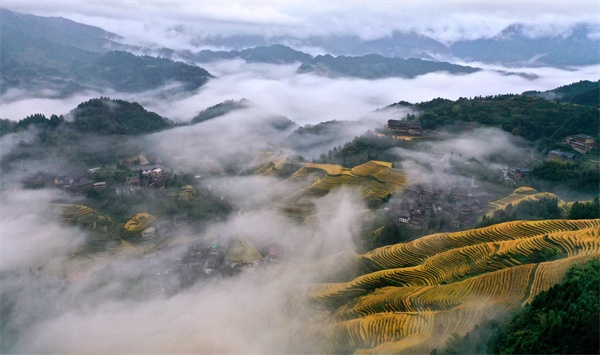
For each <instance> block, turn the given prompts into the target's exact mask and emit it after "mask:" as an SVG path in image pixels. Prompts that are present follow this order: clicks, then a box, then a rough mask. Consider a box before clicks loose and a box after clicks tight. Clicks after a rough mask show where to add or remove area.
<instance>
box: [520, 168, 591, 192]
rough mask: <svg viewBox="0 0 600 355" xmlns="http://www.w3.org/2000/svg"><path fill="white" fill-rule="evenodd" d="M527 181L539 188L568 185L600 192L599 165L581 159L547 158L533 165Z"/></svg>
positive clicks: (573, 187) (572, 187) (577, 189)
mask: <svg viewBox="0 0 600 355" xmlns="http://www.w3.org/2000/svg"><path fill="white" fill-rule="evenodd" d="M524 181H525V183H529V184H531V185H532V186H533V187H535V188H536V189H538V190H542V191H543V190H549V189H550V188H555V189H556V188H558V187H566V188H569V189H572V190H575V191H581V192H586V193H591V194H594V195H598V194H599V193H600V174H599V173H598V167H597V166H590V165H588V164H585V163H584V162H581V161H577V160H576V161H561V160H555V159H551V160H546V161H544V162H542V163H540V164H538V165H535V166H534V167H533V171H532V172H531V174H529V176H527V178H525V180H524Z"/></svg>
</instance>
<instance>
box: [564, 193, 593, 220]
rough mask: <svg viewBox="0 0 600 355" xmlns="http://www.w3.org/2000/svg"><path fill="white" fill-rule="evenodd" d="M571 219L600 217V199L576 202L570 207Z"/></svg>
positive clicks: (569, 216)
mask: <svg viewBox="0 0 600 355" xmlns="http://www.w3.org/2000/svg"><path fill="white" fill-rule="evenodd" d="M567 218H569V219H590V218H600V199H598V197H596V198H594V199H593V200H592V201H590V202H575V203H573V205H572V206H571V208H570V209H569V215H568V217H567Z"/></svg>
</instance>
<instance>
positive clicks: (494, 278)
mask: <svg viewBox="0 0 600 355" xmlns="http://www.w3.org/2000/svg"><path fill="white" fill-rule="evenodd" d="M598 257H600V219H592V220H547V221H516V222H507V223H502V224H498V225H493V226H490V227H486V228H481V229H473V230H468V231H463V232H456V233H450V234H444V233H442V234H433V235H429V236H425V237H422V238H420V239H417V240H415V241H412V242H409V243H404V244H397V245H392V246H387V247H383V248H379V249H375V250H373V251H372V252H369V253H367V254H364V255H356V254H354V255H349V254H348V253H345V254H340V255H339V256H337V257H334V259H330V260H328V261H327V264H331V265H336V267H337V268H340V267H343V266H344V265H345V267H347V268H349V269H350V268H354V270H362V271H361V275H360V276H358V277H355V278H354V279H352V280H349V281H346V282H338V283H323V284H316V285H313V286H312V287H311V288H310V291H309V293H308V297H307V299H308V302H309V304H311V305H313V307H305V306H299V309H298V311H299V312H304V313H305V315H306V317H307V319H310V321H309V325H308V326H306V327H305V328H304V329H303V330H304V331H305V332H306V333H307V336H309V337H311V338H313V339H316V340H317V343H318V344H319V345H320V346H321V348H322V349H321V350H322V351H324V352H356V353H378V354H379V353H411V352H416V353H423V352H425V353H428V352H429V351H430V349H431V348H432V347H440V346H443V344H444V342H445V341H446V339H447V338H448V337H449V336H450V335H451V334H458V335H459V336H464V335H465V334H466V333H467V332H469V331H470V330H471V329H472V328H473V327H474V326H475V325H476V324H477V323H479V322H481V321H482V320H483V319H484V318H487V319H490V318H493V317H495V316H496V315H498V314H500V313H502V312H506V311H507V310H514V309H518V308H519V307H522V306H523V305H524V304H526V303H527V302H529V301H531V300H532V299H533V298H534V297H535V296H536V295H537V294H538V293H540V292H541V291H543V290H547V289H549V288H550V287H551V286H552V285H554V284H556V283H558V282H560V280H561V279H562V278H563V276H564V275H565V273H566V271H567V270H568V269H569V268H570V267H571V266H572V265H573V264H576V263H583V262H586V261H588V260H590V259H592V258H598ZM336 258H337V259H339V260H337V261H336V260H335V259H336ZM338 261H339V262H338ZM323 265H326V264H323V263H321V264H319V267H322V266H323ZM336 273H338V274H343V273H340V270H336ZM346 274H349V273H346ZM314 305H317V307H315V306H314Z"/></svg>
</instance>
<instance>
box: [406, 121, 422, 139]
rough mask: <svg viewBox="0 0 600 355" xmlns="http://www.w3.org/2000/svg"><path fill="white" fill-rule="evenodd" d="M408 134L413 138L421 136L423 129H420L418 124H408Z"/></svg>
mask: <svg viewBox="0 0 600 355" xmlns="http://www.w3.org/2000/svg"><path fill="white" fill-rule="evenodd" d="M408 134H412V135H415V136H421V135H423V129H422V128H421V124H420V123H409V124H408Z"/></svg>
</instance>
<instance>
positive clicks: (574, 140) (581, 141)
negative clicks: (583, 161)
mask: <svg viewBox="0 0 600 355" xmlns="http://www.w3.org/2000/svg"><path fill="white" fill-rule="evenodd" d="M595 143H596V141H595V139H594V138H593V137H592V136H588V135H587V134H577V135H575V136H569V137H567V144H568V145H570V146H571V148H573V149H575V150H576V151H578V152H580V153H581V154H586V153H587V152H589V151H590V150H591V149H592V148H593V147H594V144H595Z"/></svg>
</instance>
